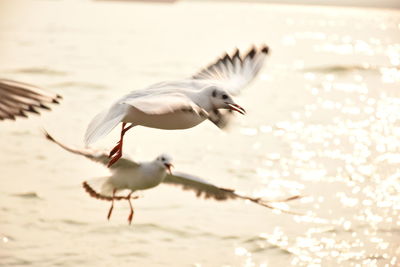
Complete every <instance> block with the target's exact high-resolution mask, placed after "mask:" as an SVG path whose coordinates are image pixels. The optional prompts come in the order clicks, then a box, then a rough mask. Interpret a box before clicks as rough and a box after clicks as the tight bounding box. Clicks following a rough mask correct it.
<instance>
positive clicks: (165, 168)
mask: <svg viewBox="0 0 400 267" xmlns="http://www.w3.org/2000/svg"><path fill="white" fill-rule="evenodd" d="M45 136H46V138H47V139H48V140H50V141H51V142H53V143H55V144H57V145H59V146H60V147H62V148H63V149H65V150H67V151H69V152H71V153H74V154H77V155H82V156H84V157H86V158H88V159H91V160H93V161H95V162H98V163H101V164H103V165H107V164H108V154H107V153H106V152H104V151H98V150H93V149H89V148H85V149H77V148H74V147H71V146H67V145H65V144H63V143H61V142H59V141H57V140H55V139H54V138H53V137H52V136H50V134H48V133H47V132H46V131H45ZM172 167H173V165H172V158H171V157H170V156H168V155H166V154H162V155H160V156H158V157H157V158H155V159H154V160H152V161H148V162H136V161H133V160H131V159H129V158H128V157H127V156H123V157H122V158H121V159H120V160H119V161H118V162H116V163H115V164H113V165H112V166H111V167H110V171H111V176H109V177H107V178H106V179H105V180H104V181H101V185H100V190H99V192H98V191H96V189H94V188H93V186H92V185H90V183H88V182H87V181H85V182H83V188H84V189H85V190H86V192H87V193H88V194H89V195H90V196H92V197H94V198H97V199H100V200H107V201H111V207H110V209H109V211H108V215H107V219H110V217H111V213H112V210H113V207H114V201H116V200H127V201H128V202H129V207H130V213H129V216H128V222H129V224H131V222H132V218H133V214H134V209H133V206H132V203H131V199H132V198H136V197H132V193H133V192H135V191H137V190H146V189H150V188H153V187H156V186H158V185H159V184H161V183H163V184H170V185H176V186H180V187H181V188H182V189H184V190H191V191H194V192H195V193H196V196H197V197H202V196H203V197H204V198H211V199H215V200H229V199H244V200H249V201H251V202H254V203H256V204H259V205H261V206H264V207H267V208H270V209H276V210H279V211H281V212H285V213H289V214H296V215H299V214H298V213H295V212H292V211H289V210H283V209H278V208H276V207H274V206H271V205H270V204H268V203H269V202H286V201H291V200H294V199H298V198H300V196H292V197H289V198H286V199H282V200H274V201H265V200H262V199H261V198H255V197H249V196H244V195H241V194H239V193H237V192H236V191H235V190H232V189H227V188H223V187H219V186H216V185H214V184H212V183H209V182H207V181H206V180H203V179H201V178H199V177H196V176H193V175H190V174H185V173H181V172H175V171H174V172H173V173H172V171H171V168H172ZM125 189H128V190H129V191H130V192H129V193H128V194H127V195H126V196H122V195H117V194H118V193H119V192H121V191H122V190H125Z"/></svg>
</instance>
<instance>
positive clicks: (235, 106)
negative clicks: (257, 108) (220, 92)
mask: <svg viewBox="0 0 400 267" xmlns="http://www.w3.org/2000/svg"><path fill="white" fill-rule="evenodd" d="M226 104H227V105H228V106H229V109H230V110H234V111H237V112H239V113H240V114H242V115H244V114H246V111H245V110H244V108H242V107H241V106H239V105H238V104H231V103H226Z"/></svg>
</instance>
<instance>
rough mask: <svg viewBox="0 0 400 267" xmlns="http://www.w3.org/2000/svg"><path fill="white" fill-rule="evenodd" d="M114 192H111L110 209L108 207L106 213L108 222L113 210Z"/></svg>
mask: <svg viewBox="0 0 400 267" xmlns="http://www.w3.org/2000/svg"><path fill="white" fill-rule="evenodd" d="M116 191H117V190H116V189H114V190H113V194H112V200H111V207H110V210H109V211H108V215H107V220H110V217H111V213H112V211H113V208H114V196H115V192H116Z"/></svg>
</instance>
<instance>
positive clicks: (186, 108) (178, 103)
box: [120, 93, 208, 117]
mask: <svg viewBox="0 0 400 267" xmlns="http://www.w3.org/2000/svg"><path fill="white" fill-rule="evenodd" d="M120 103H121V104H128V105H130V106H132V107H135V108H137V109H138V110H140V111H142V112H144V113H146V114H150V115H159V114H168V113H174V112H177V111H183V112H193V113H195V114H197V115H199V116H202V117H208V114H207V112H206V111H205V110H203V109H202V108H201V107H199V106H198V105H197V104H196V103H194V102H193V101H192V100H191V99H189V98H188V97H187V96H185V95H183V94H180V93H168V94H167V93H162V94H148V95H145V96H141V97H134V98H128V99H126V100H123V101H121V102H120Z"/></svg>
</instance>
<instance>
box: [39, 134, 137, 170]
mask: <svg viewBox="0 0 400 267" xmlns="http://www.w3.org/2000/svg"><path fill="white" fill-rule="evenodd" d="M44 134H45V136H46V138H47V139H48V140H49V141H51V142H53V143H55V144H57V145H59V146H60V147H62V148H63V149H65V150H67V151H69V152H71V153H74V154H77V155H81V156H84V157H86V158H88V159H91V160H93V161H95V162H98V163H101V164H103V165H105V166H107V164H108V162H109V161H110V158H109V157H108V154H107V153H106V152H104V151H96V150H92V149H77V148H74V147H71V146H67V145H65V144H63V143H61V142H58V141H57V140H55V139H54V138H53V137H52V136H51V135H50V134H49V133H47V132H46V131H44ZM138 166H139V164H138V163H136V162H135V161H133V160H130V159H128V158H126V157H122V158H121V159H119V160H118V161H117V162H116V163H114V164H113V165H111V166H110V169H111V170H113V169H117V168H120V167H132V168H137V167H138Z"/></svg>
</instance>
